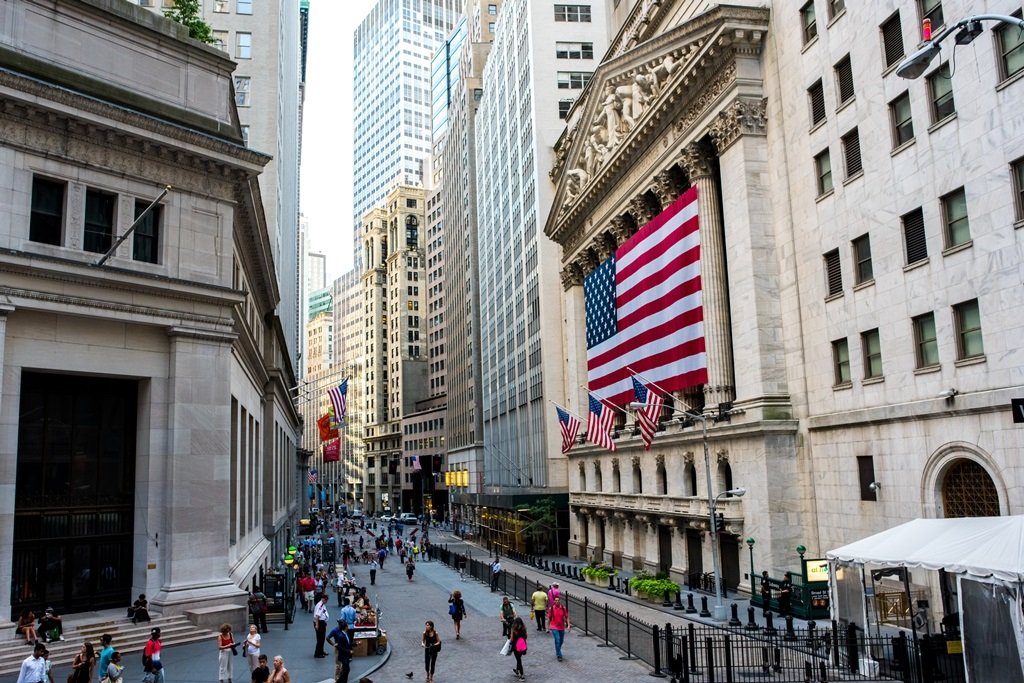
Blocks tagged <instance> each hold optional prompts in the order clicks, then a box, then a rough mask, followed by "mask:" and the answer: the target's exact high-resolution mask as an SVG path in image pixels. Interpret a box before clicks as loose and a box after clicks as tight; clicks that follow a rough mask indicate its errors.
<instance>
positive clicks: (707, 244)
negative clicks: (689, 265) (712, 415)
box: [679, 143, 736, 410]
mask: <svg viewBox="0 0 1024 683" xmlns="http://www.w3.org/2000/svg"><path fill="white" fill-rule="evenodd" d="M711 155H712V152H711V150H709V149H708V148H707V147H706V146H704V145H702V144H700V143H693V144H691V145H688V146H687V147H686V148H685V149H683V151H682V154H681V155H680V158H679V163H680V165H681V166H682V167H683V168H684V169H686V174H687V176H689V178H690V182H691V183H693V184H694V185H696V186H697V211H698V214H699V216H700V276H701V289H702V296H703V301H704V344H705V347H706V349H707V364H708V383H707V384H706V385H705V387H704V408H705V410H713V409H716V408H717V407H718V405H719V404H720V403H724V402H731V401H732V400H733V398H734V387H735V385H736V383H735V381H734V380H733V365H732V331H731V329H730V327H729V282H728V276H727V274H726V269H725V240H724V238H723V230H722V214H721V212H720V211H719V208H718V207H719V198H718V185H717V183H716V182H715V177H714V172H713V167H712V164H711V161H712V158H711Z"/></svg>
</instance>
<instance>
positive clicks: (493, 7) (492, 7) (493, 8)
mask: <svg viewBox="0 0 1024 683" xmlns="http://www.w3.org/2000/svg"><path fill="white" fill-rule="evenodd" d="M487 13H488V14H490V15H491V16H492V17H493V16H497V14H498V6H497V5H488V6H487Z"/></svg>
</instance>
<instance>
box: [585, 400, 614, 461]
mask: <svg viewBox="0 0 1024 683" xmlns="http://www.w3.org/2000/svg"><path fill="white" fill-rule="evenodd" d="M614 419H615V415H614V414H613V412H612V409H611V408H610V407H608V406H606V405H604V403H602V402H601V401H600V400H599V399H597V398H595V397H594V395H593V394H590V418H589V420H588V421H587V438H588V439H590V441H591V443H595V444H597V445H598V446H602V447H604V448H607V449H608V450H610V451H614V450H615V442H614V441H612V422H613V421H614Z"/></svg>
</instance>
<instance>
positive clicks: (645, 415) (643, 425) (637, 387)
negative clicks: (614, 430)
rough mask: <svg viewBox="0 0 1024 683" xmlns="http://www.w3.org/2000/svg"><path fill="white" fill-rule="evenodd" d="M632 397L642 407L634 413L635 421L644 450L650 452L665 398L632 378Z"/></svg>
mask: <svg viewBox="0 0 1024 683" xmlns="http://www.w3.org/2000/svg"><path fill="white" fill-rule="evenodd" d="M633 395H634V397H635V398H636V402H637V403H643V404H644V405H643V407H642V408H640V409H639V410H637V411H636V421H637V423H638V424H639V425H640V438H641V439H643V442H644V450H646V451H649V450H651V442H652V441H654V433H655V432H657V431H658V421H659V420H660V419H661V407H662V406H663V405H665V397H664V396H662V395H661V394H659V393H658V392H657V391H654V390H653V389H651V388H650V387H648V386H647V385H646V384H644V383H643V382H641V381H640V380H638V379H637V378H636V377H633Z"/></svg>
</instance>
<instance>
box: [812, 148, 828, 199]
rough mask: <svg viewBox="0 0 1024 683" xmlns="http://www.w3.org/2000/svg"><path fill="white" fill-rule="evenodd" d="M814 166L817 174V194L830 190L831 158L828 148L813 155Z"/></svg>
mask: <svg viewBox="0 0 1024 683" xmlns="http://www.w3.org/2000/svg"><path fill="white" fill-rule="evenodd" d="M814 168H815V171H816V172H817V176H818V196H819V197H820V196H821V195H823V194H826V193H828V192H831V191H832V160H831V159H830V158H829V154H828V150H827V149H826V150H825V151H823V152H821V153H820V154H819V155H818V156H816V157H814Z"/></svg>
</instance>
